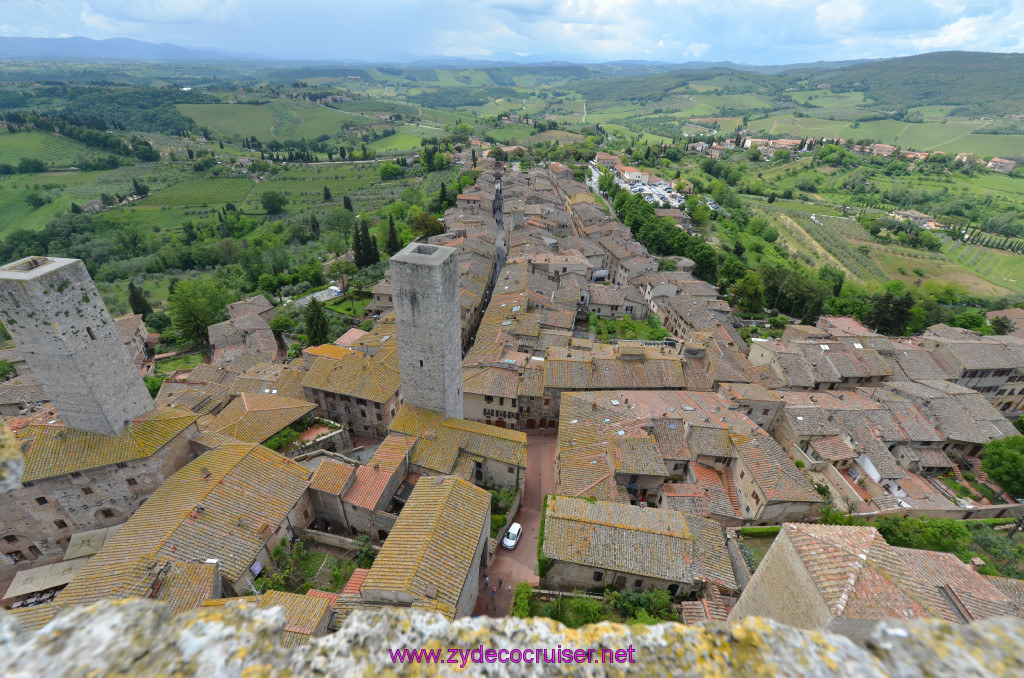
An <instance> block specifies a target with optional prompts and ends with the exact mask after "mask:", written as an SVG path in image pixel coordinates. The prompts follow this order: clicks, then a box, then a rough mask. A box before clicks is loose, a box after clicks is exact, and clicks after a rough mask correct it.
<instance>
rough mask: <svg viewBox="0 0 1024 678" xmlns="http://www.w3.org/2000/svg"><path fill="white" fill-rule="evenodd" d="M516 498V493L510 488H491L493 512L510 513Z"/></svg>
mask: <svg viewBox="0 0 1024 678" xmlns="http://www.w3.org/2000/svg"><path fill="white" fill-rule="evenodd" d="M515 499H516V493H515V492H514V491H512V490H510V489H507V488H502V489H500V490H491V513H492V514H496V513H508V511H509V509H511V508H512V502H513V501H515Z"/></svg>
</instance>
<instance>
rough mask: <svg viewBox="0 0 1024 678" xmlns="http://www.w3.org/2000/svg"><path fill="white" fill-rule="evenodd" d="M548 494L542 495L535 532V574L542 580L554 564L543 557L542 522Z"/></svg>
mask: <svg viewBox="0 0 1024 678" xmlns="http://www.w3.org/2000/svg"><path fill="white" fill-rule="evenodd" d="M550 497H551V495H550V494H547V495H544V504H543V505H541V507H540V528H539V529H538V531H537V574H539V575H540V577H541V579H543V578H544V577H545V576H546V575H547V573H548V571H549V570H550V569H551V566H552V565H554V564H555V563H554V562H553V561H551V560H548V559H547V558H545V557H544V520H545V518H547V515H548V499H549V498H550Z"/></svg>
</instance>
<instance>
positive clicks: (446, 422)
mask: <svg viewBox="0 0 1024 678" xmlns="http://www.w3.org/2000/svg"><path fill="white" fill-rule="evenodd" d="M391 430H392V431H393V432H396V433H404V434H406V435H410V436H416V437H417V438H418V441H417V442H416V444H415V446H414V447H413V450H412V454H411V456H410V459H409V460H410V462H412V463H413V464H415V465H417V466H422V467H424V468H427V469H430V470H431V471H433V472H435V473H440V474H448V473H451V472H452V469H453V468H454V467H455V461H456V458H457V457H458V456H459V454H460V452H464V453H467V454H473V455H477V456H479V457H486V458H488V459H494V460H496V461H498V462H501V463H503V464H508V465H510V466H526V434H525V433H523V432H522V431H513V430H511V429H504V428H498V427H497V426H488V425H487V424H481V423H480V422H476V421H468V420H466V419H455V418H453V417H447V418H446V417H445V416H444V415H443V414H441V413H439V412H434V411H432V410H427V409H424V408H421V407H416V406H414V405H410V404H408V403H406V404H404V405H402V409H401V410H399V412H398V415H397V416H396V417H395V419H394V421H392V422H391Z"/></svg>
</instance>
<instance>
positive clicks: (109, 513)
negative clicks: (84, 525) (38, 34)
mask: <svg viewBox="0 0 1024 678" xmlns="http://www.w3.org/2000/svg"><path fill="white" fill-rule="evenodd" d="M100 515H101V516H103V517H104V518H113V517H114V512H113V511H111V510H110V509H103V510H102V511H100Z"/></svg>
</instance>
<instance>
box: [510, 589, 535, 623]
mask: <svg viewBox="0 0 1024 678" xmlns="http://www.w3.org/2000/svg"><path fill="white" fill-rule="evenodd" d="M532 600H533V587H531V586H530V585H529V584H527V583H526V582H525V581H523V582H519V583H518V584H517V585H516V590H515V593H514V594H513V598H512V609H511V610H509V614H510V615H512V616H513V617H519V618H520V619H526V618H527V617H529V616H530V602H531V601H532Z"/></svg>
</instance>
